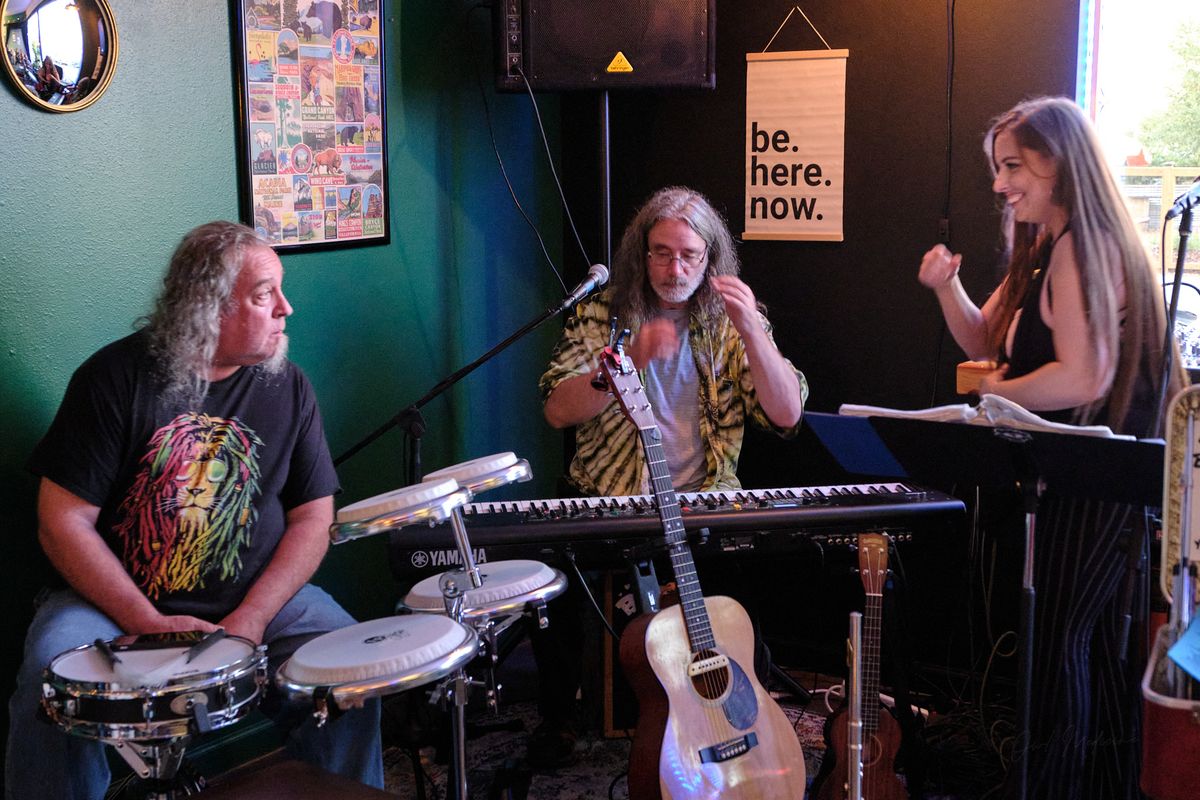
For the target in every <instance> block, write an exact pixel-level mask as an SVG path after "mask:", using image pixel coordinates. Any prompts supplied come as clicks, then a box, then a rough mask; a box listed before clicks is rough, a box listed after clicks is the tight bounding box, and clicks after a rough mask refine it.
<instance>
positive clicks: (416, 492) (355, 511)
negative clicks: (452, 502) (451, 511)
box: [337, 478, 458, 523]
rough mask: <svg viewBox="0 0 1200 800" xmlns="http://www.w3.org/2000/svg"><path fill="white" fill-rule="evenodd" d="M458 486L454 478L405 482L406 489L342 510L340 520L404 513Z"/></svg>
mask: <svg viewBox="0 0 1200 800" xmlns="http://www.w3.org/2000/svg"><path fill="white" fill-rule="evenodd" d="M457 489H458V483H457V482H456V481H455V480H454V479H453V478H444V479H440V480H435V481H425V482H422V483H417V484H414V485H412V486H405V487H404V488H403V489H393V490H392V491H390V492H384V493H383V494H377V495H375V496H374V497H368V498H367V499H366V500H359V501H358V502H357V503H351V504H350V505H348V506H346V507H345V508H343V509H342V510H340V511H338V513H337V521H338V522H339V523H343V522H359V521H361V520H367V519H374V518H375V517H381V516H383V515H384V514H393V513H399V514H403V513H405V512H407V511H409V510H414V509H421V508H425V507H427V506H429V505H430V504H432V503H433V502H434V501H437V500H439V499H441V498H443V497H445V496H446V495H448V494H451V493H453V492H454V491H456V490H457Z"/></svg>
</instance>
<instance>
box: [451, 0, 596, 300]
mask: <svg viewBox="0 0 1200 800" xmlns="http://www.w3.org/2000/svg"><path fill="white" fill-rule="evenodd" d="M488 7H489V6H488V5H487V4H486V3H477V4H475V5H474V6H472V7H471V9H470V10H469V11H468V12H467V16H468V17H469V16H470V14H471V13H472V12H474V11H476V10H478V9H485V10H486V9H488ZM480 52H482V50H480ZM475 80H476V83H477V84H478V86H479V99H480V101H481V102H482V103H483V116H484V119H485V120H486V121H487V129H488V137H489V138H490V139H491V142H492V153H493V154H494V155H495V156H496V163H497V164H498V165H499V166H500V175H501V177H503V178H504V185H505V186H507V187H508V194H509V196H510V197H512V201H513V205H514V206H516V208H517V211H518V212H519V213H520V214H521V218H522V219H524V220H525V224H526V225H528V226H529V229H530V230H531V231H533V235H534V236H535V237H536V238H537V241H538V246H539V247H540V248H541V250H542V256H544V257H545V259H546V263H547V264H548V265H549V267H550V271H551V272H553V273H554V277H555V278H556V279H558V284H559V286H561V287H562V290H563V293H564V294H566V293H568V289H567V283H566V281H564V280H563V277H562V273H561V272H559V269H558V265H557V264H555V263H554V259H553V258H551V257H550V251H549V250H548V249H547V248H546V241H545V239H543V238H542V234H541V232H540V231H539V230H538V229H537V225H536V224H534V221H533V220H532V219H531V218H530V216H529V214H528V213H527V212H526V211H525V208H524V207H523V206H522V205H521V200H520V199H519V198H518V197H517V191H516V189H515V188H513V185H512V180H510V179H509V177H508V170H507V169H506V168H505V166H504V159H503V158H502V157H501V156H500V146H499V145H498V144H497V143H496V128H495V126H494V125H493V124H492V109H491V106H490V105H489V104H488V100H487V91H486V90H485V89H484V86H483V77H482V75H481V74H480V71H479V62H478V59H477V60H476V63H475ZM534 108H535V109H536V108H537V106H536V105H535V106H534ZM538 126H539V127H540V126H541V118H540V117H539V118H538ZM544 138H545V133H544V132H543V139H544ZM551 170H552V171H553V164H552V165H551ZM557 181H558V176H557V175H555V182H557ZM559 192H560V194H561V192H562V189H561V187H560V188H559ZM565 202H566V201H565V200H564V203H565ZM573 226H574V223H572V227H573ZM584 259H585V260H586V259H587V255H586V254H585V255H584ZM588 263H589V264H590V263H591V262H590V261H588Z"/></svg>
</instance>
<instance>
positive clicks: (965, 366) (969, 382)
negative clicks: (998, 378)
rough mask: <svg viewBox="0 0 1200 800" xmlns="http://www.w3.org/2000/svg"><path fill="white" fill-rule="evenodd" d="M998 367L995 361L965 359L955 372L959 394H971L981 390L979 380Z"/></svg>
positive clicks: (956, 387)
mask: <svg viewBox="0 0 1200 800" xmlns="http://www.w3.org/2000/svg"><path fill="white" fill-rule="evenodd" d="M995 369H996V362H995V361H964V362H962V363H961V364H959V365H958V369H957V370H956V372H955V378H956V379H957V380H956V382H955V389H956V391H957V392H958V393H959V394H971V393H972V392H975V393H977V392H978V391H979V382H980V381H982V380H983V376H984V375H987V374H988V373H989V372H992V371H994V370H995Z"/></svg>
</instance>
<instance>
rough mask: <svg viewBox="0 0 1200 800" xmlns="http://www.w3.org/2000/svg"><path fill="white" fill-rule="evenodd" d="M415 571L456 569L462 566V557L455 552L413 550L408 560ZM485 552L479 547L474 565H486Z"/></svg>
mask: <svg viewBox="0 0 1200 800" xmlns="http://www.w3.org/2000/svg"><path fill="white" fill-rule="evenodd" d="M408 560H409V561H410V562H411V563H412V565H413V567H414V568H415V569H425V568H427V567H457V566H459V565H460V564H462V556H461V555H459V553H458V551H457V550H414V551H413V553H412V555H411V556H409V559H408ZM487 560H488V558H487V550H486V549H484V548H482V547H480V548H479V549H477V550H476V551H475V563H476V564H486V563H487Z"/></svg>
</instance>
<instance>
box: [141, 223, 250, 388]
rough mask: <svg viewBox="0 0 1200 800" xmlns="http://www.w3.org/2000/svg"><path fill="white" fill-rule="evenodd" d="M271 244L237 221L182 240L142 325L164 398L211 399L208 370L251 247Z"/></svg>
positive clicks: (206, 228) (198, 230)
mask: <svg viewBox="0 0 1200 800" xmlns="http://www.w3.org/2000/svg"><path fill="white" fill-rule="evenodd" d="M269 246H270V242H268V241H267V240H266V239H264V238H263V237H262V236H260V235H259V234H258V233H256V232H255V231H254V229H252V228H248V227H247V226H245V225H242V224H239V223H237V222H225V221H217V222H209V223H206V224H204V225H201V226H200V227H198V228H195V229H193V230H192V231H190V232H189V233H187V235H185V236H184V237H183V240H182V241H181V242H180V243H179V246H178V247H176V248H175V253H174V254H173V255H172V256H171V263H170V265H169V266H168V267H167V274H166V275H165V276H164V277H163V287H162V292H161V293H160V294H159V296H158V299H157V300H155V303H154V311H152V312H151V313H150V315H149V316H147V317H145V318H143V319H142V320H141V327H142V328H144V329H145V330H146V332H147V334H148V335H149V337H150V353H151V355H152V356H153V357H154V359H155V361H156V362H157V363H158V365H159V368H160V370H161V376H162V378H163V379H164V381H165V384H166V385H165V387H164V396H165V397H166V398H167V399H169V400H172V401H176V402H180V403H184V404H190V403H198V402H200V401H201V400H203V399H204V396H205V395H206V394H208V386H209V381H208V369H209V366H210V365H211V364H212V360H213V357H214V356H215V355H216V352H217V341H218V340H219V339H220V336H221V317H222V315H223V314H224V312H225V311H226V310H227V308H228V305H229V302H230V297H231V296H232V295H233V287H234V285H235V284H236V283H237V279H238V274H239V273H240V272H241V270H242V258H243V255H244V253H245V251H246V250H247V249H249V248H251V247H269Z"/></svg>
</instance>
